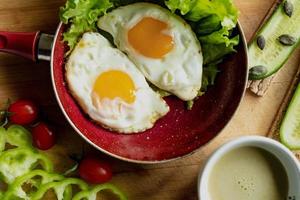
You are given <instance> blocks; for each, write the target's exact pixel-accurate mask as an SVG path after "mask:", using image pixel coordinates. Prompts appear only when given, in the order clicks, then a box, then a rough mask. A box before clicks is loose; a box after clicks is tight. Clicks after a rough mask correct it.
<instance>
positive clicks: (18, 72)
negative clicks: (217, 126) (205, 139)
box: [0, 0, 300, 200]
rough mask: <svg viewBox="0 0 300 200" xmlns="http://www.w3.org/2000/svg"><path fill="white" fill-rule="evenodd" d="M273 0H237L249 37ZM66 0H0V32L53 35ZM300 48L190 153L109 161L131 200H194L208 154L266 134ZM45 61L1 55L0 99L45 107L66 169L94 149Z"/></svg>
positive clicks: (55, 152)
mask: <svg viewBox="0 0 300 200" xmlns="http://www.w3.org/2000/svg"><path fill="white" fill-rule="evenodd" d="M273 1H274V0H248V1H245V0H235V2H236V5H237V6H238V7H239V9H240V14H241V15H240V22H241V23H242V26H243V28H244V31H245V34H246V37H247V39H249V38H250V37H251V35H252V34H253V32H254V31H255V30H256V28H257V26H258V25H259V23H260V21H261V20H262V19H263V18H264V16H265V14H266V12H267V11H268V9H269V8H270V7H271V5H272V4H273ZM63 4H64V0H50V1H44V0H26V1H24V0H14V1H11V0H1V3H0V30H6V31H35V30H43V31H45V32H49V33H53V32H54V31H55V28H56V25H57V24H58V17H57V16H58V15H57V14H58V8H59V6H61V5H63ZM299 61H300V51H299V50H298V51H296V53H295V54H294V55H293V56H292V58H291V59H290V60H289V62H288V63H287V64H286V66H285V67H284V68H283V69H282V70H281V71H280V73H279V74H278V75H277V76H276V78H275V80H274V81H273V83H272V85H271V87H270V88H269V91H268V92H267V94H266V95H265V97H263V98H258V97H256V96H254V95H252V94H250V93H246V95H245V98H244V100H243V102H242V104H241V106H240V108H239V110H238V112H237V113H236V115H235V117H234V119H233V120H232V121H231V122H230V124H229V125H228V126H227V127H226V129H225V130H224V131H223V132H222V133H221V134H220V135H219V136H218V137H217V138H216V139H214V140H213V141H212V142H211V143H210V144H208V145H206V146H205V147H204V148H202V149H201V150H199V151H198V152H197V153H195V154H194V155H192V156H189V157H186V158H184V159H181V160H178V161H174V162H171V163H167V164H161V165H137V164H129V163H125V162H121V161H117V160H115V159H112V158H108V157H107V156H105V155H103V154H101V153H98V154H99V156H101V157H105V158H107V159H109V160H110V161H111V162H112V163H113V166H114V171H115V176H114V178H113V180H112V182H114V183H115V184H116V185H118V186H119V187H121V188H122V189H123V190H124V191H125V192H126V193H127V194H128V197H129V199H133V200H135V199H137V200H148V199H149V200H193V199H197V195H196V194H197V193H196V192H197V184H196V182H197V176H198V173H199V170H201V169H202V168H203V166H204V163H205V161H206V160H207V158H208V157H209V156H210V155H211V153H212V152H213V151H214V150H215V149H216V148H217V147H219V146H220V145H221V144H223V143H224V142H226V141H228V140H230V139H232V138H235V137H238V136H241V135H267V134H268V131H269V129H270V127H271V126H272V122H273V121H274V119H275V116H276V114H277V111H278V109H279V107H280V105H281V103H282V101H283V99H284V97H285V95H286V92H287V91H288V88H289V87H290V83H291V81H292V79H293V77H294V75H295V74H296V71H297V69H298V66H299ZM49 69H50V68H49V63H46V62H41V63H39V64H34V63H32V62H30V61H27V60H25V59H22V58H18V57H15V56H11V55H5V54H0V101H1V102H5V100H6V99H7V98H8V97H9V98H11V99H13V100H14V99H18V98H31V99H33V100H35V101H36V102H38V103H39V104H40V105H41V107H42V110H43V111H44V113H43V114H44V120H47V121H50V122H51V123H52V124H54V125H55V127H56V128H57V132H58V135H59V138H58V144H57V145H56V147H55V148H54V149H52V150H51V151H49V152H47V153H48V154H49V156H51V158H52V159H53V161H54V162H55V164H56V169H57V170H58V171H63V170H64V169H66V168H68V167H69V166H70V165H71V164H72V161H71V160H69V159H68V157H67V155H68V154H70V153H74V152H77V153H78V152H80V151H81V149H82V148H84V149H85V150H86V151H91V152H94V153H96V151H95V150H94V149H93V148H91V147H90V146H89V145H88V144H86V143H85V142H84V141H83V140H82V139H81V138H80V137H79V136H78V135H77V134H76V133H75V132H74V131H73V130H72V129H71V128H70V126H69V125H68V123H67V121H66V120H65V119H64V117H63V116H62V114H61V112H60V110H59V108H58V106H57V104H56V101H55V97H54V94H53V91H52V86H51V79H50V72H49Z"/></svg>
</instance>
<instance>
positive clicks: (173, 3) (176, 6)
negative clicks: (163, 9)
mask: <svg viewBox="0 0 300 200" xmlns="http://www.w3.org/2000/svg"><path fill="white" fill-rule="evenodd" d="M196 2H197V0H167V1H165V4H166V6H167V7H168V8H169V9H170V10H171V11H172V12H175V11H176V10H179V11H180V13H181V14H182V15H185V14H187V13H188V12H190V11H191V9H192V7H193V5H194V4H195V3H196Z"/></svg>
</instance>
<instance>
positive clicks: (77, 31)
mask: <svg viewBox="0 0 300 200" xmlns="http://www.w3.org/2000/svg"><path fill="white" fill-rule="evenodd" d="M112 7H113V4H112V3H111V2H110V1H109V0H68V1H67V2H66V5H65V6H64V7H61V8H60V20H61V21H62V22H63V23H64V24H69V23H70V28H69V29H68V31H67V32H66V33H64V41H65V42H67V44H68V46H69V47H70V50H72V49H73V48H74V46H75V45H76V43H77V42H78V39H79V38H80V36H81V35H82V34H83V33H84V32H88V31H95V30H96V22H97V20H98V18H99V17H100V16H102V15H104V14H105V13H106V11H107V10H108V9H110V8H112Z"/></svg>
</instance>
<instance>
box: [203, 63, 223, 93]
mask: <svg viewBox="0 0 300 200" xmlns="http://www.w3.org/2000/svg"><path fill="white" fill-rule="evenodd" d="M219 72H220V71H219V70H218V65H217V64H210V65H207V66H205V67H204V68H203V75H202V86H201V92H200V95H202V94H203V92H205V91H206V90H207V88H208V87H209V86H211V85H214V84H215V80H216V77H217V74H218V73H219Z"/></svg>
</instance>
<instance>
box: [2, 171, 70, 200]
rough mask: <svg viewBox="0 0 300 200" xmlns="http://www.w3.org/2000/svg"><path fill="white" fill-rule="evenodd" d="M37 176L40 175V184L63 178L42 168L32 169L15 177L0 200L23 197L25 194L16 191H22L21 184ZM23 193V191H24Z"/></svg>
mask: <svg viewBox="0 0 300 200" xmlns="http://www.w3.org/2000/svg"><path fill="white" fill-rule="evenodd" d="M36 176H39V177H41V178H42V179H41V180H42V181H41V184H46V183H49V182H52V181H60V180H62V179H64V177H63V176H62V175H59V174H51V173H48V172H45V171H43V170H39V169H38V170H34V171H31V172H29V173H27V174H25V175H23V176H20V177H18V178H16V180H15V181H14V182H13V183H12V184H11V185H9V186H8V190H7V191H6V192H5V193H4V194H3V197H2V198H1V199H2V200H11V199H13V198H14V197H20V198H25V196H22V197H21V196H20V195H19V196H18V195H17V194H16V193H18V192H21V193H22V192H24V191H23V189H22V185H23V184H24V183H25V182H28V181H29V180H30V179H32V178H34V177H36ZM38 187H39V186H36V188H37V189H38ZM24 193H25V192H24ZM26 197H28V198H30V196H26Z"/></svg>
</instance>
